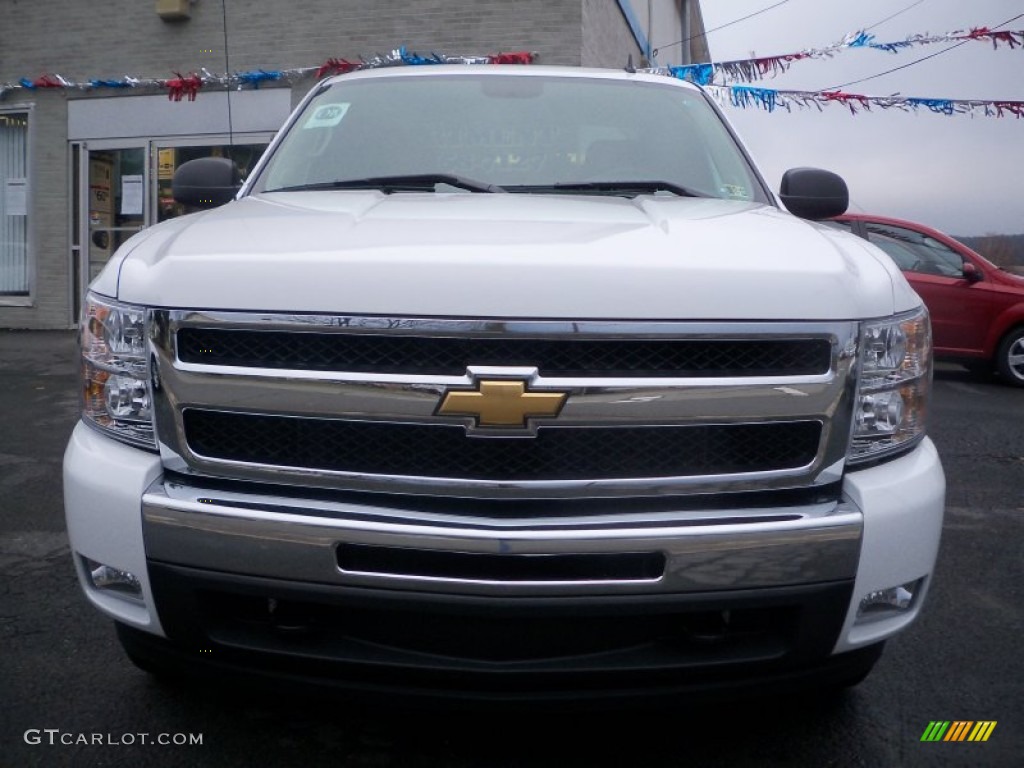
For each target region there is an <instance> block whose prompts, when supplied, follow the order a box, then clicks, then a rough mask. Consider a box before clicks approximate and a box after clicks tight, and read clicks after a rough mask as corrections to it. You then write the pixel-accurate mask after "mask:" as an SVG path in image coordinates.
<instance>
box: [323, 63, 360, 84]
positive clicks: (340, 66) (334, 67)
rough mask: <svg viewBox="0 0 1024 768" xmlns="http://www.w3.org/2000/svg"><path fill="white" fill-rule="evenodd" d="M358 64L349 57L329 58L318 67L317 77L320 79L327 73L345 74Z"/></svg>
mask: <svg viewBox="0 0 1024 768" xmlns="http://www.w3.org/2000/svg"><path fill="white" fill-rule="evenodd" d="M356 66H358V65H356V64H354V63H352V62H351V61H349V60H348V59H328V60H327V61H325V62H324V63H323V64H321V65H320V66H319V67H318V68H317V70H316V79H317V80H319V79H320V78H322V77H324V76H326V75H343V74H345V73H346V72H351V71H352V70H353V69H355V68H356Z"/></svg>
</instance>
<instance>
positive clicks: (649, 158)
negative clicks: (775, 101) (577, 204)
mask: <svg viewBox="0 0 1024 768" xmlns="http://www.w3.org/2000/svg"><path fill="white" fill-rule="evenodd" d="M384 180H387V183H385V181H384ZM453 180H454V183H453ZM396 182H401V183H396ZM608 182H629V183H632V186H630V185H629V184H608ZM648 182H658V184H653V185H652V184H647V183H648ZM424 184H426V185H427V186H428V188H429V189H430V190H433V189H435V187H439V186H441V185H447V186H444V187H443V188H444V189H446V190H448V189H462V190H466V191H474V192H480V191H486V192H492V191H509V192H516V191H520V192H522V191H566V192H572V193H574V194H580V193H583V194H587V193H593V194H615V193H617V192H623V193H625V194H641V193H655V192H663V193H666V194H688V195H698V196H707V197H718V198H726V199H735V200H757V201H761V202H767V201H768V198H767V196H766V195H765V193H764V191H763V188H762V187H761V184H760V182H759V181H758V179H757V177H756V175H755V174H754V172H753V171H752V170H751V168H750V166H749V164H748V163H747V160H746V158H745V157H744V155H743V153H742V152H741V151H740V149H739V147H738V145H737V144H736V142H735V141H734V139H733V137H732V135H731V134H730V133H729V131H728V130H727V129H726V127H725V125H724V123H723V122H722V120H721V119H720V118H719V116H718V115H717V113H716V112H715V111H714V110H713V109H712V108H711V106H710V105H709V104H708V102H707V101H706V100H705V98H704V97H703V96H702V95H701V94H700V93H698V92H695V91H690V90H686V89H683V88H679V87H676V86H673V85H670V84H666V85H658V84H656V83H649V82H638V81H622V80H614V79H601V78H592V79H590V78H579V77H547V76H544V77H541V76H535V75H534V76H522V75H493V74H492V75H480V74H476V75H472V74H465V75H463V74H449V73H445V74H441V73H438V74H436V75H434V74H432V75H428V76H407V77H388V78H366V79H353V80H350V81H344V80H343V81H340V82H337V83H334V84H333V85H331V86H330V87H328V88H327V89H325V90H324V91H323V92H321V93H320V94H318V95H317V96H316V97H315V98H314V99H312V100H311V101H310V102H309V104H307V106H306V108H305V109H304V110H303V112H302V114H301V115H299V116H298V118H297V120H296V121H295V122H294V124H293V125H292V127H291V129H290V131H289V133H288V135H287V136H286V137H285V138H284V140H283V142H282V143H281V144H280V145H279V146H278V147H277V149H276V151H275V152H274V154H273V156H272V157H271V158H270V159H269V162H268V164H267V165H266V167H265V168H264V169H263V172H262V173H261V175H260V178H259V179H258V180H257V182H256V185H255V187H254V189H255V191H257V192H269V191H276V190H288V189H310V188H314V189H315V188H331V187H335V188H338V189H342V188H353V187H355V188H359V187H374V188H384V189H385V191H404V190H408V189H419V188H422V187H423V185H424Z"/></svg>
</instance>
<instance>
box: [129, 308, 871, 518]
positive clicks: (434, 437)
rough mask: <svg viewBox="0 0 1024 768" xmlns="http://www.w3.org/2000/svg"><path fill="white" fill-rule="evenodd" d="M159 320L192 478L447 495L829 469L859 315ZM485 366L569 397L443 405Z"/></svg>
mask: <svg viewBox="0 0 1024 768" xmlns="http://www.w3.org/2000/svg"><path fill="white" fill-rule="evenodd" d="M149 327H150V329H151V330H150V337H151V339H150V340H151V349H152V351H153V355H154V358H155V361H156V364H155V378H156V386H155V388H154V411H155V414H156V428H157V435H158V438H159V442H160V451H161V456H162V458H163V462H164V466H165V467H166V468H168V469H169V470H172V471H174V472H179V473H183V474H186V475H199V476H204V477H208V478H226V479H233V480H247V481H256V482H270V483H278V484H292V485H302V486H305V487H309V488H326V489H341V490H351V491H365V492H373V493H391V494H411V495H414V496H421V497H430V496H435V497H438V498H441V497H448V498H461V499H474V498H476V499H506V500H512V499H529V500H540V499H551V500H557V499H574V498H580V497H586V498H590V499H598V498H606V499H625V498H639V497H645V496H646V497H655V496H660V495H664V494H673V495H675V496H677V497H678V496H681V495H684V494H699V493H700V494H713V493H722V492H734V491H735V492H747V491H762V490H763V491H772V490H781V489H799V488H811V487H815V486H824V485H828V484H833V483H835V482H836V481H837V480H838V479H839V478H840V477H841V475H842V470H843V462H844V458H845V454H846V446H847V443H848V441H849V429H850V423H851V419H852V392H853V390H854V385H855V381H856V366H855V362H856V349H857V341H858V340H857V324H856V323H854V322H802V323H795V322H733V323H725V322H714V323H711V322H708V323H696V322H659V321H651V322H642V321H623V322H614V321H595V320H588V321H561V320H543V321H535V320H521V321H519V320H495V319H450V318H408V317H379V316H378V317H349V316H344V317H339V316H318V315H281V314H255V313H245V312H201V311H191V310H180V311H178V310H175V311H170V310H154V311H153V312H152V317H151V322H150V324H149ZM826 351H827V355H826ZM484 378H492V379H493V378H498V379H502V378H505V379H514V380H520V381H523V382H524V385H525V386H526V389H528V390H529V391H531V392H536V391H557V392H563V393H565V394H566V395H567V397H566V400H565V404H564V406H563V408H562V410H561V412H560V413H559V414H558V416H557V418H550V419H543V418H539V419H536V420H535V423H534V424H533V425H532V427H531V428H530V430H521V431H520V432H519V433H518V434H515V435H512V434H501V433H499V432H498V431H492V432H490V433H487V434H481V433H480V430H478V429H476V428H475V427H474V420H473V418H472V417H470V416H465V415H459V414H452V415H447V414H441V413H439V405H440V403H441V401H442V399H443V398H444V396H445V394H446V393H447V392H448V391H450V390H452V389H459V390H476V389H477V385H478V382H479V381H480V380H483V379H484ZM485 432H486V431H485ZM526 432H528V434H526Z"/></svg>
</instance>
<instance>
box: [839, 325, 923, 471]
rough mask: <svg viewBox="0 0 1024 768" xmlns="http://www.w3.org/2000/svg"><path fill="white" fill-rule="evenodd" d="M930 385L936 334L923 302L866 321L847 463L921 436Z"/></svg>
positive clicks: (900, 447) (897, 447) (893, 450)
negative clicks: (921, 305) (901, 311)
mask: <svg viewBox="0 0 1024 768" xmlns="http://www.w3.org/2000/svg"><path fill="white" fill-rule="evenodd" d="M931 386H932V336H931V325H930V324H929V322H928V311H927V310H926V309H925V308H924V307H921V308H920V309H917V310H914V311H913V312H908V313H905V314H902V315H897V316H895V317H893V318H890V319H887V320H879V321H871V322H867V323H864V324H863V325H862V327H861V355H860V381H859V384H858V387H857V398H856V402H855V405H854V413H853V439H852V441H851V443H850V453H849V457H848V459H849V463H850V464H860V463H863V462H866V461H872V460H874V459H877V458H879V457H882V456H886V455H888V454H892V453H896V452H899V451H902V450H905V449H906V448H908V447H910V446H912V445H913V444H915V443H916V442H918V441H919V440H921V439H922V438H923V437H924V434H925V415H926V413H927V408H928V399H929V396H930V393H931Z"/></svg>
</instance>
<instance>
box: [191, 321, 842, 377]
mask: <svg viewBox="0 0 1024 768" xmlns="http://www.w3.org/2000/svg"><path fill="white" fill-rule="evenodd" d="M177 340H178V357H179V359H181V360H182V361H183V362H186V363H198V364H205V365H229V366H241V367H250V368H252V367H256V368H271V369H296V370H312V371H351V372H358V373H382V374H421V375H446V376H461V375H462V374H464V373H465V372H466V368H467V367H468V366H470V365H503V366H531V367H533V366H536V367H538V368H539V369H540V373H541V375H546V376H573V377H595V376H631V377H658V376H701V377H710V376H806V375H816V374H824V373H827V372H828V371H829V368H830V365H831V361H832V346H831V343H830V342H829V341H828V340H827V339H822V338H818V339H815V338H810V339H583V338H572V339H531V338H519V337H516V338H510V337H500V338H497V337H485V338H468V337H425V336H402V335H384V334H352V333H316V332H290V331H250V330H237V329H217V328H182V329H181V330H179V331H178V334H177Z"/></svg>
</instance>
